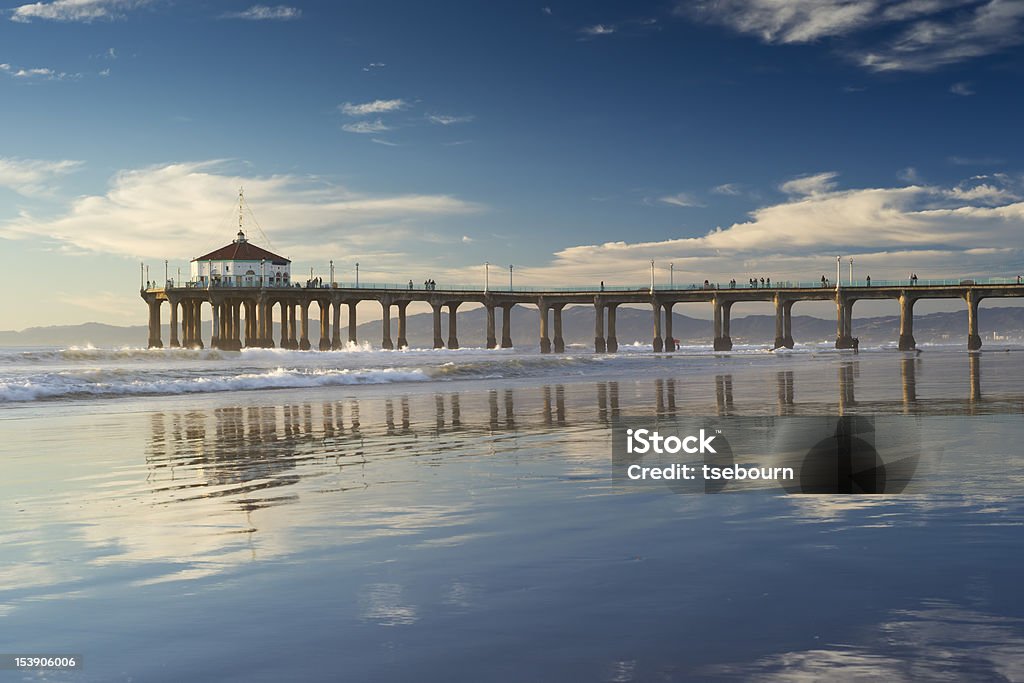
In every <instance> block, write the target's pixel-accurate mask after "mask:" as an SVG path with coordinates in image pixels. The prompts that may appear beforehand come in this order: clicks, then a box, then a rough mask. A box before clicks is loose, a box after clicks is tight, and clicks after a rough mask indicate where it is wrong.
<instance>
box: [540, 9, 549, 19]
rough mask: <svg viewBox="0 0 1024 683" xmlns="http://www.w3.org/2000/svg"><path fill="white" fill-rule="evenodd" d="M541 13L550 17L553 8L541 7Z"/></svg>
mask: <svg viewBox="0 0 1024 683" xmlns="http://www.w3.org/2000/svg"><path fill="white" fill-rule="evenodd" d="M540 11H541V12H542V13H544V14H546V15H548V16H549V17H550V16H551V8H550V7H541V8H540Z"/></svg>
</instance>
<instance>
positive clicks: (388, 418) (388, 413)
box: [384, 398, 395, 436]
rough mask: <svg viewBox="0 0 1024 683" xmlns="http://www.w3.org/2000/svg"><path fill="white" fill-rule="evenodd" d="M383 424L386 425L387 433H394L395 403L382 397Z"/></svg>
mask: <svg viewBox="0 0 1024 683" xmlns="http://www.w3.org/2000/svg"><path fill="white" fill-rule="evenodd" d="M384 424H385V425H386V426H387V431H388V435H389V436H391V435H393V434H394V433H395V403H394V401H392V400H391V399H390V398H386V399H384Z"/></svg>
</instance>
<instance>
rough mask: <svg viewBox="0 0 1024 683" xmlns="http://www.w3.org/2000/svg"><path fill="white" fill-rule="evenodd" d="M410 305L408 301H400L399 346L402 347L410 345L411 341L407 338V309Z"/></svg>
mask: <svg viewBox="0 0 1024 683" xmlns="http://www.w3.org/2000/svg"><path fill="white" fill-rule="evenodd" d="M408 307H409V302H408V301H399V302H398V348H400V349H404V348H406V347H407V346H409V342H408V341H407V340H406V338H405V333H406V331H405V309H406V308H408Z"/></svg>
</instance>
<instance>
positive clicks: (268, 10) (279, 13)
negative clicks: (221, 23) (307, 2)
mask: <svg viewBox="0 0 1024 683" xmlns="http://www.w3.org/2000/svg"><path fill="white" fill-rule="evenodd" d="M222 16H223V18H225V19H248V20H250V21H266V20H274V21H289V20H291V19H298V18H299V17H301V16H302V10H300V9H299V8H297V7H289V6H288V5H273V6H271V5H253V6H252V7H250V8H249V9H247V10H245V11H243V12H229V13H227V14H224V15H222Z"/></svg>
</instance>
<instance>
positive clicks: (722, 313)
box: [711, 297, 732, 351]
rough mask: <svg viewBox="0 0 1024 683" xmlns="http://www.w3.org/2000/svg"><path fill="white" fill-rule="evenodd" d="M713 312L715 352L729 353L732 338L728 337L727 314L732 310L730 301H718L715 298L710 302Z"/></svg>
mask: <svg viewBox="0 0 1024 683" xmlns="http://www.w3.org/2000/svg"><path fill="white" fill-rule="evenodd" d="M711 304H712V306H714V310H715V341H714V348H715V351H731V350H732V337H730V336H729V312H730V311H731V309H732V302H731V301H719V300H718V297H715V298H714V299H712V301H711Z"/></svg>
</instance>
